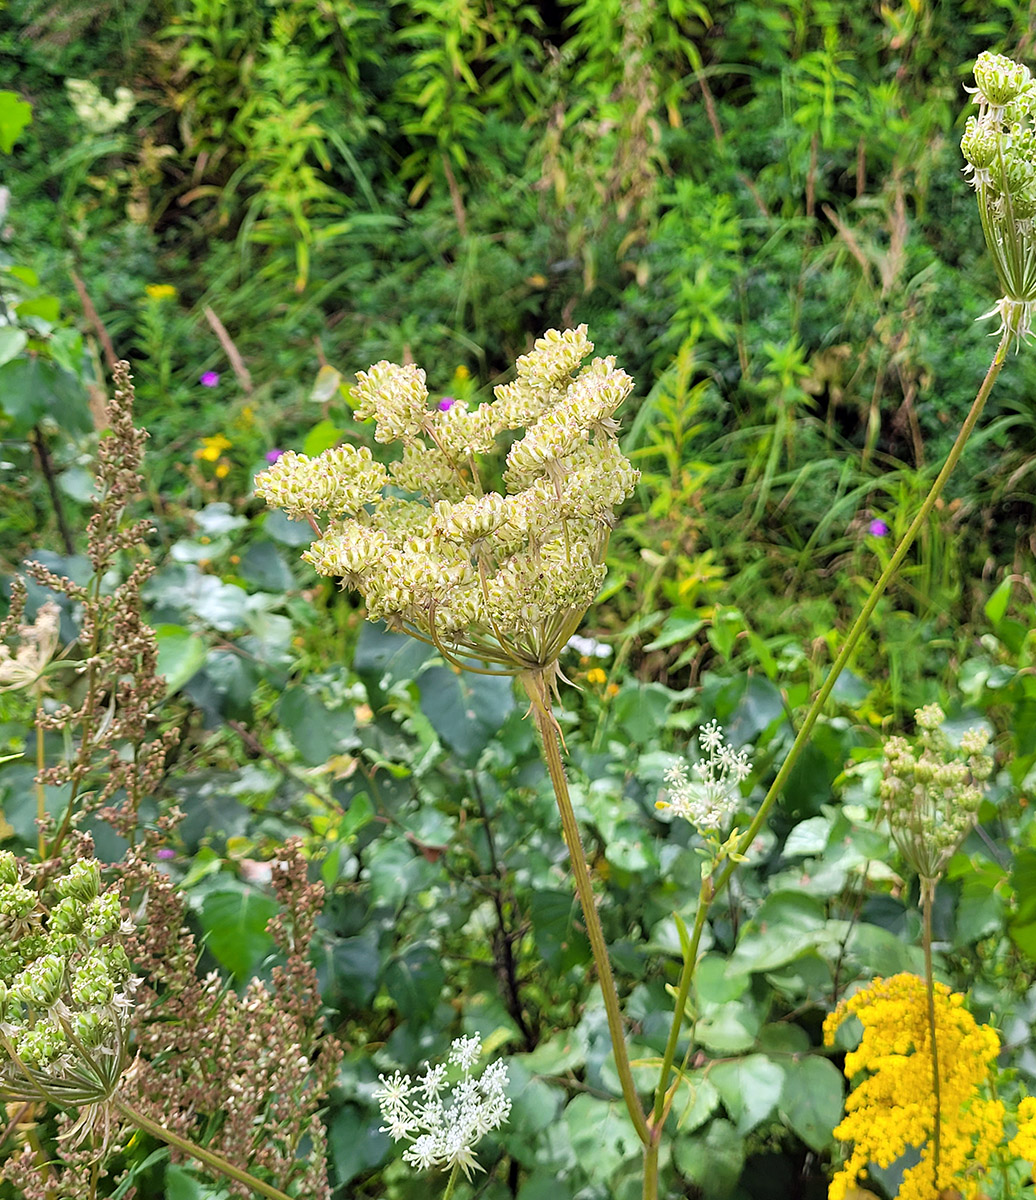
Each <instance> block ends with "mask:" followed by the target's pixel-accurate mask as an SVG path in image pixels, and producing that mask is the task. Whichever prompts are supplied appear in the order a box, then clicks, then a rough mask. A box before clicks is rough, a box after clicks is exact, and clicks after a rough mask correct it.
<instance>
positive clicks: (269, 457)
mask: <svg viewBox="0 0 1036 1200" xmlns="http://www.w3.org/2000/svg"><path fill="white" fill-rule="evenodd" d="M283 453H284V451H283V450H267V451H266V461H267V462H268V463H275V462H276V461H277V459H279V458H280V456H281V455H282V454H283Z"/></svg>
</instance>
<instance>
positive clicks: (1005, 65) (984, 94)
mask: <svg viewBox="0 0 1036 1200" xmlns="http://www.w3.org/2000/svg"><path fill="white" fill-rule="evenodd" d="M1031 82H1032V75H1031V74H1030V73H1029V68H1028V67H1026V66H1023V65H1022V64H1021V63H1016V62H1014V61H1013V59H1010V58H1008V57H1007V56H1006V55H1004V54H992V53H990V51H988V50H986V51H983V53H982V54H980V55H979V56H978V58H977V59H976V60H975V84H976V86H977V87H978V93H979V96H980V97H981V98H982V99H983V100H985V101H986V103H987V104H990V105H992V106H993V107H994V108H1002V107H1003V106H1004V105H1005V104H1010V103H1011V101H1012V100H1014V99H1016V98H1017V97H1018V96H1020V95H1021V94H1022V92H1024V91H1025V89H1026V88H1027V87H1028V86H1029V84H1030V83H1031Z"/></svg>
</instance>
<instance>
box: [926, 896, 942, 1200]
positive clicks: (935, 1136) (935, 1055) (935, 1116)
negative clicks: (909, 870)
mask: <svg viewBox="0 0 1036 1200" xmlns="http://www.w3.org/2000/svg"><path fill="white" fill-rule="evenodd" d="M934 902H935V880H934V879H922V880H921V912H922V914H923V916H924V928H923V933H922V943H923V945H924V982H925V991H926V992H927V993H928V1036H929V1037H930V1038H931V1042H932V1098H933V1111H932V1193H933V1195H934V1194H936V1193H937V1192H938V1191H939V1162H940V1159H941V1158H942V1129H941V1126H942V1092H941V1089H940V1087H939V1042H938V1039H937V1037H936V1033H935V979H934V977H933V975H932V905H933V904H934Z"/></svg>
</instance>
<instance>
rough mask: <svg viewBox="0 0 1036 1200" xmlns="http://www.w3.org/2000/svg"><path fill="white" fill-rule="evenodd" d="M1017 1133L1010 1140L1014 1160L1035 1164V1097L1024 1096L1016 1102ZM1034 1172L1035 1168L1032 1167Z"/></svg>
mask: <svg viewBox="0 0 1036 1200" xmlns="http://www.w3.org/2000/svg"><path fill="white" fill-rule="evenodd" d="M1016 1115H1017V1118H1018V1132H1017V1133H1016V1134H1015V1135H1014V1137H1013V1138H1012V1139H1011V1143H1010V1151H1011V1153H1012V1154H1013V1155H1014V1156H1015V1158H1024V1159H1025V1161H1026V1162H1029V1163H1033V1164H1036V1096H1026V1097H1025V1099H1024V1100H1020V1101H1019V1102H1018V1112H1017V1114H1016ZM1033 1169H1034V1171H1036V1166H1034V1168H1033Z"/></svg>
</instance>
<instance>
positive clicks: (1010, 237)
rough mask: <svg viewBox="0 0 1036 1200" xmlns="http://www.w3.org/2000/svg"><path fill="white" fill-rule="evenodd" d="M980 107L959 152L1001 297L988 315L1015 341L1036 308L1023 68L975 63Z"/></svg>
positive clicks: (1032, 147) (1033, 91)
mask: <svg viewBox="0 0 1036 1200" xmlns="http://www.w3.org/2000/svg"><path fill="white" fill-rule="evenodd" d="M967 90H968V91H969V92H971V93H972V94H973V95H974V97H975V101H974V102H975V103H976V104H977V105H978V114H977V116H970V117H968V121H967V125H966V127H965V130H964V136H963V138H962V139H961V144H960V146H961V152H962V153H963V155H964V157H965V159H967V162H968V165H967V167H965V174H967V175H969V176H970V178H971V183H972V185H973V187H974V188H975V191H976V192H977V194H978V207H979V215H980V217H981V220H982V231H983V233H984V235H985V240H986V245H987V246H988V248H989V251H990V253H991V254H992V256H993V261H994V263H995V264H996V271H997V275H998V277H999V280H1000V286H1001V288H1002V289H1003V293H1004V294H1003V296H1002V297H1001V299H1000V300H999V301H998V303H997V305H996V307H995V308H994V309H993V310H992V311H991V312H990V313H987V314H986V315H987V316H992V315H994V314H995V315H997V316H999V318H1000V330H999V332H1003V331H1004V330H1005V329H1006V330H1008V331H1010V333H1011V334H1012V335H1013V337H1014V340H1015V341H1016V343H1017V342H1018V341H1020V340H1022V339H1024V338H1026V337H1028V336H1029V334H1031V332H1032V317H1033V306H1034V304H1036V238H1034V230H1033V218H1034V217H1036V128H1034V114H1036V86H1034V83H1033V78H1032V75H1031V74H1030V72H1029V68H1028V67H1026V66H1024V65H1022V64H1021V63H1016V62H1014V61H1013V60H1012V59H1010V58H1006V57H1005V56H1004V55H1002V54H992V53H989V52H988V51H987V52H985V53H983V54H980V55H979V57H978V59H977V60H976V62H975V87H973V88H968V89H967Z"/></svg>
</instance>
